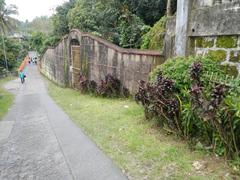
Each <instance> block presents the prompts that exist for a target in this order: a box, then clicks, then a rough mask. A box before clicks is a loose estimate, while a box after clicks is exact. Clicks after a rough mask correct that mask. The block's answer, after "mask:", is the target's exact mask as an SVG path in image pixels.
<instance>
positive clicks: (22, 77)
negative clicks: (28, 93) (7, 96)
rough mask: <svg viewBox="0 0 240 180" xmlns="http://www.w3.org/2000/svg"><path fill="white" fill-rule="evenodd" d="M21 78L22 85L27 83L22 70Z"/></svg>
mask: <svg viewBox="0 0 240 180" xmlns="http://www.w3.org/2000/svg"><path fill="white" fill-rule="evenodd" d="M19 77H20V79H21V83H22V84H23V83H24V82H25V77H26V75H25V74H24V72H23V71H22V70H21V71H20V72H19Z"/></svg>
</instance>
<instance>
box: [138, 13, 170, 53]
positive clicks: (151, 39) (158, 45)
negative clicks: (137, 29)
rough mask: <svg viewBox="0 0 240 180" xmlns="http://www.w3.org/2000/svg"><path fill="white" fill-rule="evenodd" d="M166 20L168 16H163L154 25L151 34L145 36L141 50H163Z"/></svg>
mask: <svg viewBox="0 0 240 180" xmlns="http://www.w3.org/2000/svg"><path fill="white" fill-rule="evenodd" d="M166 20H167V18H166V16H163V17H162V18H161V19H160V20H159V21H158V22H157V23H156V24H154V26H153V27H152V28H151V29H150V31H149V32H147V33H146V34H144V35H143V38H142V39H143V40H142V44H141V49H154V50H162V48H163V44H164V37H165V36H164V33H165V26H166Z"/></svg>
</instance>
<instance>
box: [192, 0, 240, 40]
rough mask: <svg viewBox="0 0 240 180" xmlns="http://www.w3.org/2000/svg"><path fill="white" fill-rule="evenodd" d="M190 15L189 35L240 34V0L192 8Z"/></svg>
mask: <svg viewBox="0 0 240 180" xmlns="http://www.w3.org/2000/svg"><path fill="white" fill-rule="evenodd" d="M190 17H191V19H190V20H189V31H188V34H189V35H190V36H217V35H235V34H240V1H236V2H231V3H225V4H221V5H215V6H212V7H204V8H197V9H193V10H192V12H191V15H190Z"/></svg>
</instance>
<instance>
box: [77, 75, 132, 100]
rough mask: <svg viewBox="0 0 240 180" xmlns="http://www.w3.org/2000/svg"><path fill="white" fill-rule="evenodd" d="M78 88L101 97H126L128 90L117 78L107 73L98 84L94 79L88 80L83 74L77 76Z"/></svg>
mask: <svg viewBox="0 0 240 180" xmlns="http://www.w3.org/2000/svg"><path fill="white" fill-rule="evenodd" d="M79 89H80V90H81V92H84V93H86V92H90V93H95V94H97V95H99V96H103V97H120V96H123V97H128V96H129V91H128V89H127V88H125V87H124V86H122V84H121V82H120V80H119V79H117V78H114V77H113V76H112V75H110V74H108V75H106V76H105V80H101V81H100V84H99V85H98V84H97V83H96V82H95V81H90V80H88V79H87V78H86V77H85V76H83V75H80V76H79Z"/></svg>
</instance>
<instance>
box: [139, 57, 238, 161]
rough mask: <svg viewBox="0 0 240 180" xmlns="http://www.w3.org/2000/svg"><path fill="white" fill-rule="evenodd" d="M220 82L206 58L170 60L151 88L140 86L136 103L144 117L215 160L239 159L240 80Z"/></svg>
mask: <svg viewBox="0 0 240 180" xmlns="http://www.w3.org/2000/svg"><path fill="white" fill-rule="evenodd" d="M225 76H226V73H225V72H224V71H222V70H221V66H220V65H219V64H218V63H217V62H215V61H213V60H211V58H209V57H204V58H193V57H189V58H177V59H171V60H168V61H167V62H166V63H165V64H163V65H161V66H159V67H157V68H156V69H155V70H154V71H153V72H152V73H151V81H150V83H146V82H143V81H141V82H139V84H140V85H139V91H138V93H137V94H136V96H135V98H136V100H137V102H140V103H141V104H142V105H143V106H144V108H145V114H146V117H147V118H152V117H157V119H159V122H160V123H161V124H162V126H163V127H165V129H166V128H167V129H169V131H171V132H175V133H177V134H178V135H179V136H181V137H184V138H186V139H188V140H190V142H192V143H195V144H197V143H198V144H199V143H201V144H202V145H203V146H204V147H207V149H212V151H213V152H215V153H217V154H218V155H225V156H226V157H230V158H233V157H238V156H239V150H240V130H239V129H240V101H239V97H238V96H239V87H240V80H239V79H228V80H226V78H225ZM224 78H225V79H224Z"/></svg>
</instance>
